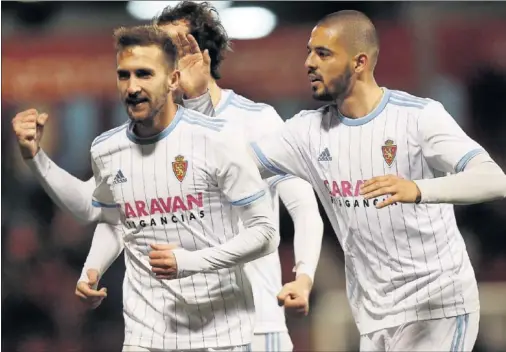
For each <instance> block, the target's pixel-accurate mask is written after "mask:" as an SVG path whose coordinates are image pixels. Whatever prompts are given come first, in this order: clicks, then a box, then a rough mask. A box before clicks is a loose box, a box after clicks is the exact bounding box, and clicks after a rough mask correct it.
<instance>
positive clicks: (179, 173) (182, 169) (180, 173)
mask: <svg viewBox="0 0 506 352" xmlns="http://www.w3.org/2000/svg"><path fill="white" fill-rule="evenodd" d="M186 170H188V161H186V160H184V156H182V155H178V156H176V161H173V162H172V171H174V175H175V176H176V178H177V179H178V180H179V182H183V180H184V177H185V176H186Z"/></svg>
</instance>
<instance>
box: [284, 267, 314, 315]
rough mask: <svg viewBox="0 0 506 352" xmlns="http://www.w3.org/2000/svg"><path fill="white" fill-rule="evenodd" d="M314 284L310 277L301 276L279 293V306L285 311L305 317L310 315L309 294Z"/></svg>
mask: <svg viewBox="0 0 506 352" xmlns="http://www.w3.org/2000/svg"><path fill="white" fill-rule="evenodd" d="M312 286H313V283H312V281H311V279H310V278H309V276H307V275H304V274H302V275H299V277H297V279H296V280H295V281H292V282H289V283H287V284H285V285H284V286H283V288H282V289H281V291H280V292H279V294H278V296H277V298H278V304H279V305H280V306H284V307H285V309H287V310H291V311H295V312H297V313H300V314H304V315H305V316H306V315H308V313H309V294H310V293H311V288H312Z"/></svg>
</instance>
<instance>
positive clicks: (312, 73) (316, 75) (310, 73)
mask: <svg viewBox="0 0 506 352" xmlns="http://www.w3.org/2000/svg"><path fill="white" fill-rule="evenodd" d="M307 75H308V76H311V77H313V78H315V79H318V80H321V79H322V77H321V76H320V75H319V74H317V73H316V71H315V70H308V71H307Z"/></svg>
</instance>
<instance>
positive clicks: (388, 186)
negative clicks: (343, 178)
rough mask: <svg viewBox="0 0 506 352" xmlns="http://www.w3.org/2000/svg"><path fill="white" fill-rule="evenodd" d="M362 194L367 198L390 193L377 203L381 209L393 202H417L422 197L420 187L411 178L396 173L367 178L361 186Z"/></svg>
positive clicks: (377, 206)
mask: <svg viewBox="0 0 506 352" xmlns="http://www.w3.org/2000/svg"><path fill="white" fill-rule="evenodd" d="M360 194H361V195H362V196H364V198H365V199H371V198H376V197H379V196H383V195H387V194H390V195H391V196H390V197H389V198H388V199H386V200H385V201H383V202H380V203H378V204H376V208H378V209H381V208H384V207H386V206H388V205H391V204H393V203H396V202H399V203H416V202H418V201H419V199H420V197H421V193H420V189H419V188H418V186H417V185H416V183H414V182H413V181H410V180H405V179H403V178H401V177H398V176H395V175H386V176H377V177H373V178H371V179H370V180H367V181H365V182H364V184H362V186H361V187H360Z"/></svg>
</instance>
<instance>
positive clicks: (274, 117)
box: [215, 89, 293, 333]
mask: <svg viewBox="0 0 506 352" xmlns="http://www.w3.org/2000/svg"><path fill="white" fill-rule="evenodd" d="M221 94H222V96H221V99H220V103H219V104H218V105H217V106H216V109H215V110H216V118H218V119H225V120H227V124H226V126H225V128H224V130H228V131H229V132H230V133H233V134H234V135H236V136H238V138H241V139H242V140H244V141H249V142H253V141H256V140H258V139H259V138H261V137H263V136H266V135H268V134H269V133H273V132H274V131H275V130H277V129H279V128H282V127H283V126H284V123H283V119H282V118H281V117H280V116H279V115H278V113H277V112H276V110H275V109H274V108H273V107H272V106H270V105H267V104H262V103H256V102H253V101H251V100H249V99H247V98H245V97H243V96H240V95H238V94H236V93H235V92H233V91H232V90H228V89H222V90H221ZM289 177H293V176H274V177H271V178H269V179H268V180H266V184H265V191H266V193H267V196H269V197H270V198H271V202H272V207H273V210H274V215H275V225H276V227H277V230H278V231H279V195H278V192H277V191H276V188H275V186H276V184H277V183H278V182H280V181H283V180H285V179H287V178H289ZM245 270H246V273H247V274H248V277H249V279H250V281H251V283H252V287H253V297H254V300H255V312H256V323H255V333H267V332H281V331H288V329H287V327H286V322H285V314H284V308H283V307H280V306H279V305H278V302H277V299H276V296H277V294H278V293H279V291H281V288H282V278H281V263H280V259H279V254H278V252H277V251H276V252H274V253H271V254H269V255H267V256H265V257H262V258H259V259H257V260H255V261H252V262H249V263H247V264H245Z"/></svg>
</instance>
